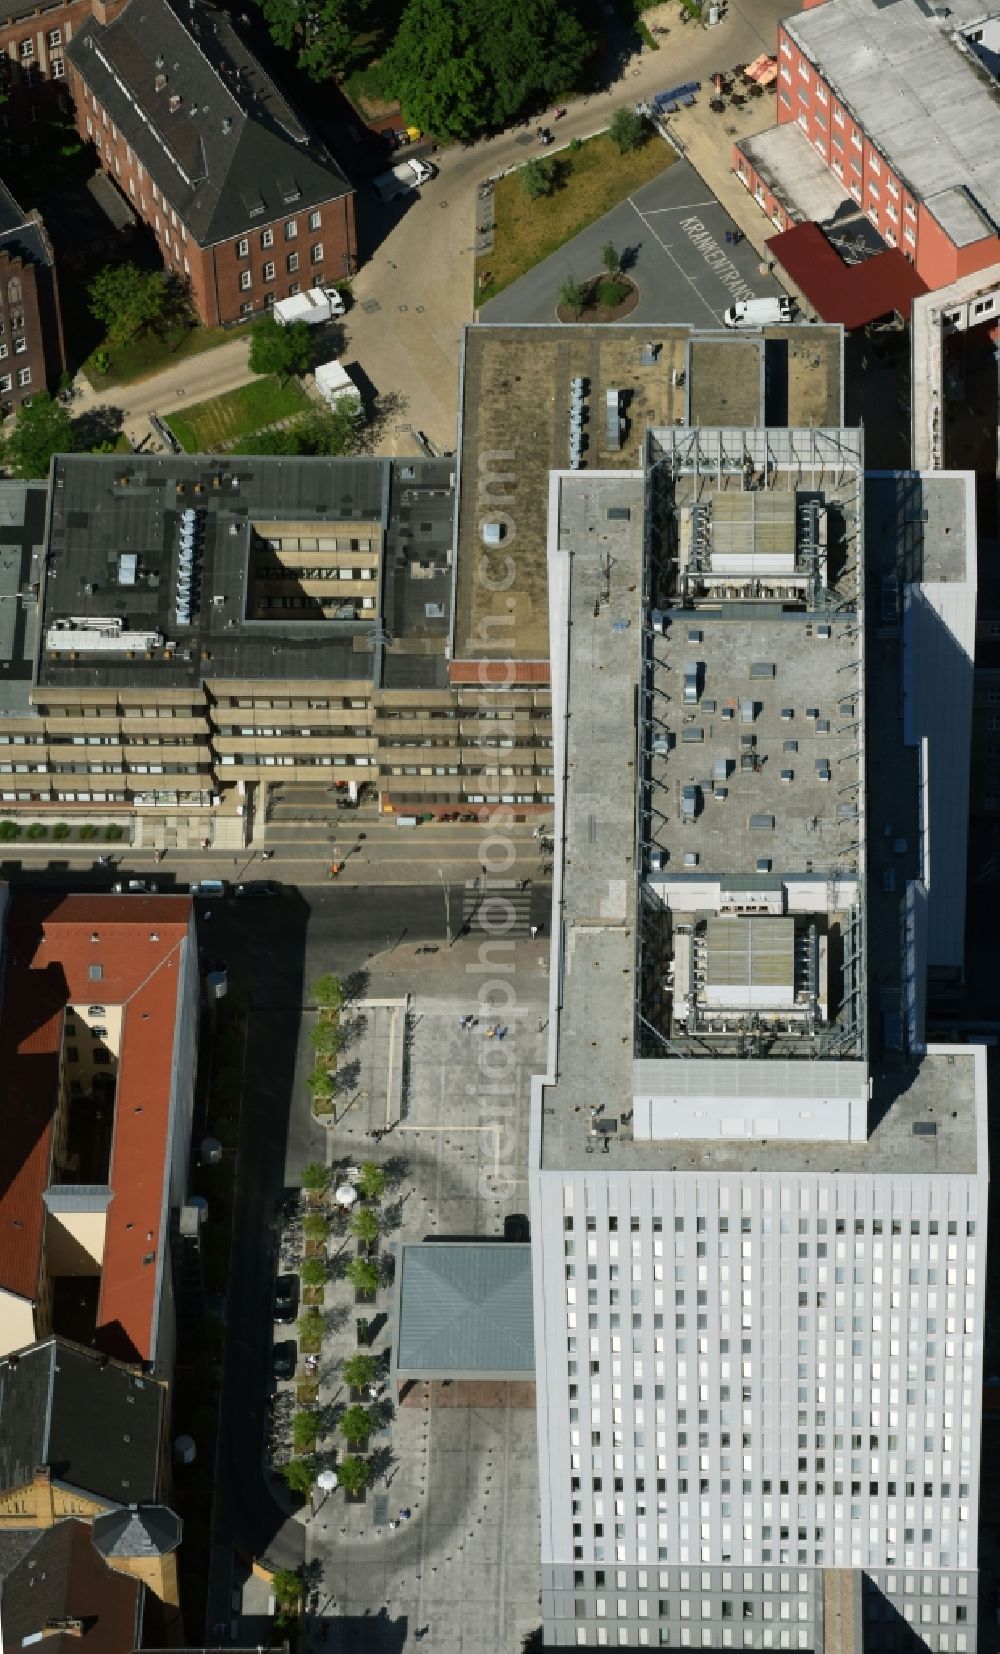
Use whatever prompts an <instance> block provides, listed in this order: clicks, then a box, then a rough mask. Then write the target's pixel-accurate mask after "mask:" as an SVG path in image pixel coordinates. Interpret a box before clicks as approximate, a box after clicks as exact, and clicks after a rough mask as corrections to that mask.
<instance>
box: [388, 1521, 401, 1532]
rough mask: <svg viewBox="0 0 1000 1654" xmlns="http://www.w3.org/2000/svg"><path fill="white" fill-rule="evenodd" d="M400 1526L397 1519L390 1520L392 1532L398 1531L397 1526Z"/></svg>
mask: <svg viewBox="0 0 1000 1654" xmlns="http://www.w3.org/2000/svg"><path fill="white" fill-rule="evenodd" d="M398 1527H399V1523H398V1522H397V1521H395V1520H393V1521H391V1522H390V1523H389V1531H390V1533H395V1531H396V1529H397V1528H398Z"/></svg>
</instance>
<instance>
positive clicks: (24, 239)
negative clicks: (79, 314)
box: [0, 184, 66, 418]
mask: <svg viewBox="0 0 1000 1654" xmlns="http://www.w3.org/2000/svg"><path fill="white" fill-rule="evenodd" d="M65 366H66V356H65V352H64V349H63V331H62V319H61V317H60V314H59V288H58V283H57V281H56V271H55V264H54V262H53V258H52V248H51V246H50V245H49V239H48V237H47V235H46V234H45V228H44V226H43V224H42V222H41V219H39V218H36V217H32V216H30V215H29V214H27V213H25V212H23V211H22V210H21V208H20V207H19V206H18V204H17V202H16V201H15V200H14V197H13V196H12V195H11V194H10V193H9V191H8V190H6V189H5V188H4V186H3V185H2V184H0V418H6V417H7V415H8V414H12V413H14V412H15V411H16V410H17V409H18V408H19V407H21V405H22V404H23V403H25V402H30V401H31V398H32V396H33V395H34V394H35V393H36V391H44V390H54V389H55V387H56V385H57V384H58V382H59V376H60V374H61V373H62V371H63V369H64V368H65Z"/></svg>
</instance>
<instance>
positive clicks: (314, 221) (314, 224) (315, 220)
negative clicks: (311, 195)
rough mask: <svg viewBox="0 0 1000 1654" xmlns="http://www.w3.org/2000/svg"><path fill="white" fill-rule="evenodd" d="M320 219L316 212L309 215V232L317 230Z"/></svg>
mask: <svg viewBox="0 0 1000 1654" xmlns="http://www.w3.org/2000/svg"><path fill="white" fill-rule="evenodd" d="M320 217H321V215H320V214H319V213H318V212H311V213H310V214H309V228H310V229H311V230H318V229H319V226H320Z"/></svg>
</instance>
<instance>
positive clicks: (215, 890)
mask: <svg viewBox="0 0 1000 1654" xmlns="http://www.w3.org/2000/svg"><path fill="white" fill-rule="evenodd" d="M188 889H189V890H190V893H191V895H192V896H202V897H214V898H215V899H216V901H217V900H218V899H219V897H220V896H224V895H225V894H226V891H227V890H228V889H229V886H228V885H227V883H226V881H225V879H196V880H195V881H194V884H192V885H189V886H188Z"/></svg>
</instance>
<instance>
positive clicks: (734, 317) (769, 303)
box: [722, 293, 792, 327]
mask: <svg viewBox="0 0 1000 1654" xmlns="http://www.w3.org/2000/svg"><path fill="white" fill-rule="evenodd" d="M791 319H792V301H791V299H790V298H788V297H786V295H785V294H784V293H782V294H781V296H780V297H779V298H776V299H744V300H743V302H742V304H734V305H730V307H729V309H728V310H727V311H726V312H725V314H724V315H723V318H722V320H723V321H724V322H725V324H726V326H727V327H776V326H777V325H778V323H779V322H790V321H791Z"/></svg>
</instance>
